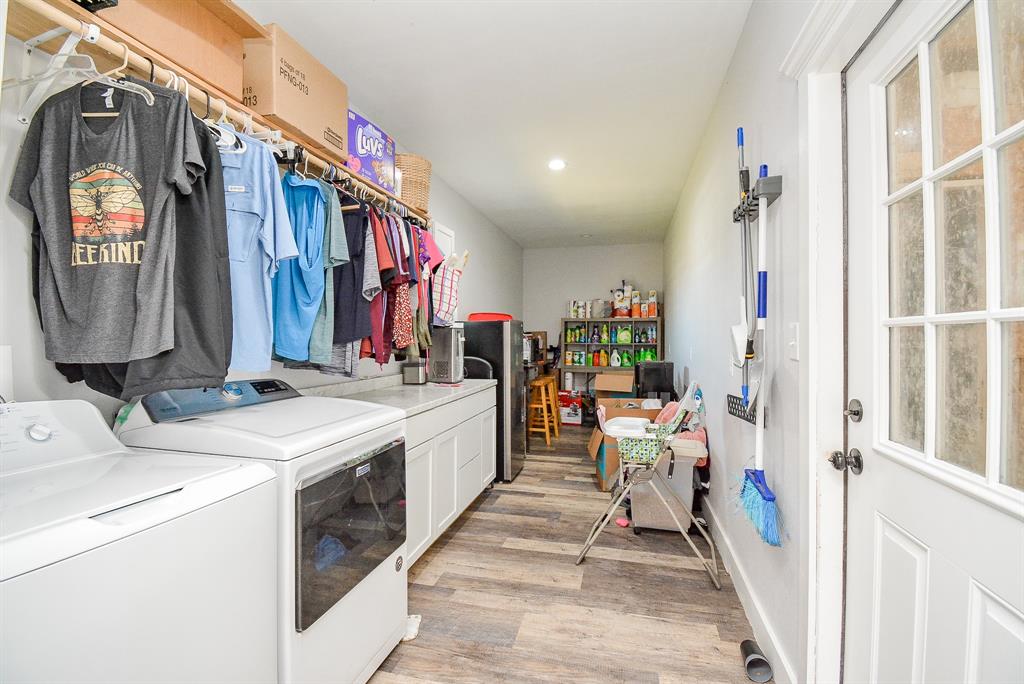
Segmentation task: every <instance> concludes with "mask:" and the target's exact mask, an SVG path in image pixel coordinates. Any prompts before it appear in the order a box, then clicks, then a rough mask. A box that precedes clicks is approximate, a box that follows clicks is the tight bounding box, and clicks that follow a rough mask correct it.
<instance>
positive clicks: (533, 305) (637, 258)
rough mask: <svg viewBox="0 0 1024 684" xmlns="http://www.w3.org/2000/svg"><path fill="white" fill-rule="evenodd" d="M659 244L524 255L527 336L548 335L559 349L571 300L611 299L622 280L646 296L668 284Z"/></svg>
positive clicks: (527, 252)
mask: <svg viewBox="0 0 1024 684" xmlns="http://www.w3.org/2000/svg"><path fill="white" fill-rule="evenodd" d="M663 267H664V256H663V253H662V245H661V244H660V243H646V244H632V245H600V246H583V245H581V246H578V247H548V248H542V249H529V248H528V249H525V250H523V322H524V324H525V329H526V330H547V331H548V343H549V344H557V343H558V332H559V330H558V326H559V319H561V318H564V317H566V316H568V315H569V314H568V311H569V300H571V299H609V298H610V296H611V295H610V291H611V290H613V289H615V287H616V286H618V285H620V284H621V283H622V281H623V280H625V281H626V282H627V283H630V284H631V285H632V286H633V287H634V288H637V289H639V290H640V291H641V292H643V295H644V297H646V296H647V291H648V290H657V291H658V297H659V300H660V299H661V296H662V288H663V285H664V281H663V279H662V269H663Z"/></svg>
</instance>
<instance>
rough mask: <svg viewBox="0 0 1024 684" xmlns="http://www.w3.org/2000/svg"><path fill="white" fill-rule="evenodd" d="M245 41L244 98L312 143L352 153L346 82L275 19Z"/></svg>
mask: <svg viewBox="0 0 1024 684" xmlns="http://www.w3.org/2000/svg"><path fill="white" fill-rule="evenodd" d="M266 29H267V31H268V32H269V33H270V37H269V38H265V39H253V40H246V41H245V55H244V59H243V62H242V66H243V79H244V87H243V90H242V104H244V105H246V106H247V107H251V108H252V109H254V110H256V112H257V113H259V114H262V115H263V116H265V117H267V118H268V119H270V120H271V121H273V122H274V123H275V124H277V125H278V126H280V127H281V128H283V129H284V130H286V131H288V132H290V133H292V134H294V135H296V136H297V137H299V138H302V139H304V140H305V141H307V142H308V144H310V145H311V146H312V147H314V148H316V149H319V150H325V151H327V152H332V153H334V154H335V155H338V156H340V157H341V158H342V159H347V157H348V87H347V86H346V85H345V83H344V82H343V81H342V80H341V79H339V78H338V77H337V76H335V75H334V74H333V73H331V72H330V70H328V69H327V67H325V66H324V65H323V64H321V63H320V62H318V61H317V60H316V58H315V57H313V56H312V55H311V54H309V53H308V52H306V50H305V49H304V48H303V47H302V46H301V45H300V44H299V43H298V42H297V41H296V40H295V39H294V38H292V37H291V36H289V35H288V34H287V33H285V32H284V31H282V30H281V27H279V26H277V25H276V24H267V26H266Z"/></svg>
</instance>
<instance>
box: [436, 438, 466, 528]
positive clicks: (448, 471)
mask: <svg viewBox="0 0 1024 684" xmlns="http://www.w3.org/2000/svg"><path fill="white" fill-rule="evenodd" d="M460 427H461V426H459V427H454V428H452V429H451V430H448V431H447V432H442V433H441V434H440V435H438V436H437V437H436V438H435V439H434V462H433V466H432V468H431V473H432V475H433V477H432V478H431V481H430V506H431V510H430V512H431V517H432V519H433V522H434V534H433V536H434V538H435V539H436V538H437V536H438V535H440V534H441V533H442V532H444V531H445V529H447V527H448V525H450V524H451V522H452V521H453V520H455V517H456V516H457V515H458V513H459V511H458V508H457V498H456V489H455V478H456V472H457V469H458V464H457V460H456V459H457V458H458V443H459V429H460Z"/></svg>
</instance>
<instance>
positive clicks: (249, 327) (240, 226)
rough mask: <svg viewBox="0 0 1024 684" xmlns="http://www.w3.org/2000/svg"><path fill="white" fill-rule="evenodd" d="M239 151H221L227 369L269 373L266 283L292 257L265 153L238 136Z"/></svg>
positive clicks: (269, 292) (280, 194)
mask: <svg viewBox="0 0 1024 684" xmlns="http://www.w3.org/2000/svg"><path fill="white" fill-rule="evenodd" d="M235 135H236V136H237V137H238V138H239V139H240V140H241V142H242V143H244V145H245V147H244V149H242V150H235V149H222V150H221V151H220V158H221V164H222V165H223V169H224V191H225V192H224V197H225V201H226V206H227V222H228V253H229V255H230V265H231V309H232V319H233V338H234V340H233V342H232V345H231V370H233V371H254V372H262V371H268V370H270V356H271V351H272V346H273V339H274V306H273V285H272V280H271V279H272V278H273V277H274V276H275V275H276V274H277V272H278V269H280V267H281V264H283V263H286V262H287V261H288V260H290V259H294V258H296V257H297V256H298V254H299V251H298V247H297V246H296V244H295V237H294V235H293V234H292V226H291V220H290V219H289V218H288V207H287V206H286V204H285V200H284V191H283V189H282V187H281V182H280V178H279V176H278V172H277V162H276V161H275V160H274V155H273V153H272V152H271V151H270V149H269V148H268V147H267V146H266V145H264V144H263V143H262V142H260V141H259V140H256V139H255V138H250V137H249V136H247V135H244V134H242V133H235Z"/></svg>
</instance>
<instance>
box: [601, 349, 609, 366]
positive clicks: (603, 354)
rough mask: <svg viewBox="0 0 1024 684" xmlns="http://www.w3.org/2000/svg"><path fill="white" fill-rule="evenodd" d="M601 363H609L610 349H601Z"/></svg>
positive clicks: (605, 364) (603, 364) (604, 364)
mask: <svg viewBox="0 0 1024 684" xmlns="http://www.w3.org/2000/svg"><path fill="white" fill-rule="evenodd" d="M600 365H602V366H607V365H608V350H607V349H602V350H601V363H600Z"/></svg>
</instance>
